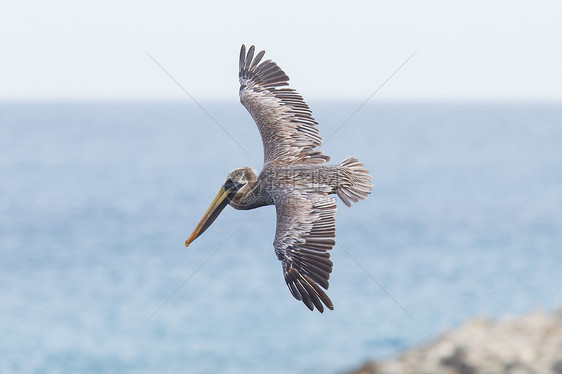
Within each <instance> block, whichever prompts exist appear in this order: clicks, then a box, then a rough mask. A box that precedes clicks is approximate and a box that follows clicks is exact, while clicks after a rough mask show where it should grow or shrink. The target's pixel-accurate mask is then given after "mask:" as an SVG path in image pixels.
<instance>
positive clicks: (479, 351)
mask: <svg viewBox="0 0 562 374" xmlns="http://www.w3.org/2000/svg"><path fill="white" fill-rule="evenodd" d="M352 373H353V374H359V373H361V374H426V373H427V374H429V373H432V374H433V373H434V374H496V373H502V374H504V373H505V374H531V373H533V374H535V373H536V374H562V309H560V310H559V311H558V312H556V313H553V314H547V313H544V312H535V313H532V314H529V315H527V316H524V317H520V318H516V319H501V320H495V321H494V320H489V319H485V318H475V319H472V320H470V321H468V322H467V323H465V324H464V325H463V326H461V327H460V328H458V329H457V330H455V331H451V332H447V333H445V334H443V335H442V336H440V337H439V338H437V339H436V340H435V341H433V342H430V343H429V344H427V345H425V346H422V347H419V348H415V349H412V350H410V351H408V352H405V353H404V354H402V355H400V356H399V357H397V358H394V359H391V360H387V361H373V362H369V363H367V364H365V365H363V367H361V368H359V369H357V370H354V371H351V372H350V374H352Z"/></svg>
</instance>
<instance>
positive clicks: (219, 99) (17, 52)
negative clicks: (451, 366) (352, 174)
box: [0, 0, 562, 373]
mask: <svg viewBox="0 0 562 374" xmlns="http://www.w3.org/2000/svg"><path fill="white" fill-rule="evenodd" d="M561 11H562V6H560V5H559V4H556V3H552V2H546V1H544V2H540V1H539V2H537V1H534V2H525V1H522V2H509V3H508V2H503V1H475V2H471V3H470V4H468V3H467V4H451V3H450V2H445V1H431V2H424V3H419V2H414V1H398V2H393V3H382V2H376V1H375V2H367V1H361V2H359V1H357V2H353V1H352V2H348V3H346V4H342V3H339V2H329V1H328V2H326V1H324V2H319V1H312V2H307V3H300V2H296V1H285V2H282V3H281V2H278V3H262V2H257V1H241V2H236V3H231V2H215V3H211V4H209V3H205V4H203V3H195V2H189V1H187V2H186V1H183V2H171V1H168V2H166V1H165V2H160V3H159V4H154V3H151V2H144V1H137V2H109V1H104V0H99V1H95V2H94V1H84V2H64V1H59V2H56V3H49V2H46V3H41V4H31V3H22V2H12V1H5V2H3V3H2V11H1V12H0V33H1V34H2V35H3V38H1V40H0V47H1V50H2V58H1V59H0V175H1V178H0V289H2V292H1V293H0V316H1V317H0V352H2V353H1V354H0V373H16V372H17V373H59V372H68V373H70V372H80V373H129V372H130V373H133V372H134V373H178V372H185V373H209V372H226V373H247V372H270V373H286V372H298V373H337V372H342V371H345V370H347V369H349V368H350V367H354V366H357V364H360V363H361V362H363V361H365V360H367V359H383V358H387V357H391V356H394V355H396V354H398V353H400V352H402V351H404V350H406V349H409V348H411V347H414V346H416V345H418V344H420V343H423V342H426V341H428V340H430V339H432V338H433V337H435V336H436V335H438V334H439V333H441V332H442V331H444V330H446V329H450V328H455V327H457V326H459V325H460V324H462V323H463V322H464V321H466V320H468V319H470V318H472V317H474V316H479V315H481V316H488V317H499V316H505V315H521V314H525V313H528V312H530V311H533V310H536V309H541V310H545V311H553V310H555V309H556V308H558V307H560V306H561V305H562V289H561V288H560V284H562V272H560V268H561V266H562V248H561V243H562V210H561V209H560V208H561V207H562V189H561V188H560V187H561V185H562V152H561V151H560V146H561V145H562V123H561V122H562V120H561V119H562V105H561V100H562V71H561V70H560V68H559V63H560V61H561V59H562V43H560V40H561V38H562V24H561V23H560V22H559V20H560V15H561ZM242 43H246V45H251V44H255V45H256V47H257V49H258V50H261V49H265V50H266V58H271V59H273V60H274V61H276V62H277V63H278V64H279V65H280V66H281V67H282V68H283V69H284V70H285V71H286V72H287V74H288V75H289V76H290V77H291V83H292V87H294V88H296V89H297V90H298V91H299V92H300V93H301V94H302V95H303V96H304V98H305V99H306V100H307V102H308V103H309V105H310V107H311V109H312V111H313V115H314V117H315V118H316V120H317V121H318V122H319V123H320V125H319V129H320V131H321V134H322V135H323V137H324V140H325V144H324V146H323V147H322V149H323V150H324V151H325V153H326V154H328V155H330V156H331V157H332V161H333V162H339V161H341V160H343V159H344V158H346V157H347V156H351V155H352V156H355V157H357V158H358V159H359V160H361V161H363V162H364V163H365V165H366V166H367V168H368V169H370V171H371V174H372V175H373V176H374V190H373V193H372V195H371V196H370V197H369V199H367V200H365V201H363V202H361V203H359V204H355V205H354V206H353V207H352V208H351V209H348V208H347V207H345V206H344V205H343V204H339V211H338V214H337V220H336V221H337V242H338V245H336V247H335V248H334V250H333V251H332V258H333V261H334V272H333V274H332V277H331V284H330V289H329V292H328V293H329V295H330V297H331V299H332V300H333V301H334V304H335V310H334V311H333V312H325V313H324V314H319V313H311V312H310V311H308V309H306V308H305V307H304V306H303V305H302V303H299V302H297V301H295V300H294V299H293V297H292V296H291V294H290V293H289V291H288V289H287V287H286V285H285V283H284V280H283V276H282V272H281V266H280V264H279V262H278V261H277V259H276V257H275V255H274V252H273V247H272V242H273V237H274V231H275V210H274V208H272V207H265V208H261V209H257V210H255V211H235V210H234V209H230V208H227V209H225V210H224V212H223V213H222V214H221V216H220V217H219V218H218V219H217V221H216V222H215V224H214V225H213V226H212V227H211V228H210V229H209V230H208V231H207V232H205V234H204V235H203V236H201V237H200V238H199V239H198V240H197V241H196V242H194V243H193V244H192V245H191V246H190V248H189V249H186V248H185V247H184V241H185V240H186V239H187V237H188V235H189V234H190V233H191V231H192V229H193V228H194V226H195V225H196V223H197V222H198V221H199V219H200V218H201V215H202V214H203V212H204V211H205V209H206V208H207V206H208V204H209V203H210V201H211V200H212V198H213V197H214V195H215V193H216V191H218V189H219V187H220V185H221V183H222V182H223V180H224V178H225V176H226V174H227V173H228V171H230V170H231V169H234V168H236V167H240V166H252V167H254V168H256V169H257V170H259V169H260V168H261V166H262V157H263V156H262V147H261V140H260V137H259V134H258V132H257V130H256V128H255V125H254V123H253V121H252V119H251V118H250V116H249V114H248V113H247V112H246V110H245V109H244V108H243V107H242V106H241V105H240V104H239V103H238V94H237V92H238V81H237V73H238V54H239V48H240V45H241V44H242ZM414 53H415V54H414ZM412 54H414V55H413V56H412ZM151 56H152V57H151ZM180 86H181V87H180ZM374 93H376V94H375V95H374V96H373V94H374ZM227 132H228V133H229V134H230V135H231V136H229V135H228V134H227ZM233 138H234V140H233ZM237 143H238V144H237ZM358 264H359V265H358Z"/></svg>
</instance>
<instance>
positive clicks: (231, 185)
mask: <svg viewBox="0 0 562 374" xmlns="http://www.w3.org/2000/svg"><path fill="white" fill-rule="evenodd" d="M243 185H244V184H242V183H238V182H235V181H233V180H232V179H230V178H229V179H228V180H227V181H226V182H224V189H225V190H231V191H232V192H236V191H238V190H239V189H240V188H242V186H243Z"/></svg>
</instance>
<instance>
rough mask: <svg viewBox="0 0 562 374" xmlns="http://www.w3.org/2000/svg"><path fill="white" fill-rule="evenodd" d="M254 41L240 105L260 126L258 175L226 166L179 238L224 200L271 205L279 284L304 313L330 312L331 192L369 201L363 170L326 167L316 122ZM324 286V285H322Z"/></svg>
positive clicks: (354, 165) (243, 59)
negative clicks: (220, 182) (203, 208)
mask: <svg viewBox="0 0 562 374" xmlns="http://www.w3.org/2000/svg"><path fill="white" fill-rule="evenodd" d="M254 51H255V48H254V46H251V47H250V48H249V50H248V53H247V54H246V47H245V46H244V45H242V48H241V50H240V70H239V74H238V77H239V80H240V102H241V103H242V105H244V107H246V109H247V110H248V112H250V114H251V116H252V118H253V119H254V121H255V122H256V124H257V125H258V129H259V131H260V135H261V138H262V142H263V148H264V165H263V169H262V171H261V173H260V175H259V176H256V174H255V173H254V171H253V170H252V169H251V168H250V167H243V168H238V169H235V170H232V171H231V172H230V173H228V176H227V177H226V181H225V182H224V184H223V185H222V187H221V188H220V190H219V193H218V194H217V196H216V197H215V199H214V200H213V202H212V203H211V206H210V207H209V209H207V211H206V212H205V214H204V215H203V218H202V219H201V221H200V222H199V224H198V225H197V226H196V227H195V230H193V233H192V234H191V236H190V237H189V239H187V241H186V242H185V246H186V247H187V246H189V244H191V242H193V241H194V240H195V239H196V238H198V237H199V236H200V235H201V234H202V233H203V232H204V231H205V230H206V229H207V228H209V226H211V224H212V223H213V221H214V220H215V219H216V218H217V217H218V215H219V214H220V212H221V211H222V210H223V209H224V207H225V206H226V205H227V204H229V205H230V206H232V207H233V208H234V209H241V210H248V209H254V208H258V207H261V206H266V205H275V209H276V211H277V228H276V231H275V240H274V241H273V247H274V248H275V253H276V255H277V258H278V259H279V260H280V261H281V263H282V266H283V275H284V276H285V282H286V283H287V286H288V287H289V290H290V291H291V294H292V295H293V296H294V297H295V299H297V300H300V301H302V302H303V303H304V304H305V305H306V306H307V307H308V308H309V309H310V310H314V307H316V309H318V311H319V312H320V313H322V312H324V306H323V305H322V304H324V305H325V306H326V307H327V308H328V309H330V310H333V309H334V306H333V304H332V301H331V300H330V298H329V297H328V295H326V293H325V292H324V291H323V290H322V288H324V289H326V290H327V289H328V279H329V278H330V273H331V272H332V266H333V264H332V261H331V260H330V253H329V252H328V251H329V250H331V249H332V248H333V247H334V245H335V241H334V238H335V236H336V221H335V215H336V209H337V208H336V199H335V198H334V197H332V196H330V195H332V194H337V195H338V196H339V197H340V199H341V200H342V201H343V202H344V203H345V204H346V205H347V206H351V202H357V201H359V200H363V199H365V198H367V196H368V195H369V193H370V191H371V189H372V185H371V182H370V181H371V178H372V177H371V176H370V175H369V171H368V170H365V169H364V167H363V164H362V163H361V162H359V161H357V159H356V158H354V157H348V158H347V159H345V160H344V161H342V162H341V163H339V164H338V165H324V163H325V162H326V161H329V160H330V157H328V156H326V155H324V153H323V152H322V151H321V150H319V149H318V147H320V145H321V144H322V138H321V137H320V133H319V132H318V129H317V128H316V125H317V124H318V123H317V122H316V121H315V120H314V118H312V113H311V111H310V109H309V107H308V105H307V104H306V103H305V102H304V100H303V98H302V96H300V95H299V94H298V93H297V91H295V90H294V89H292V88H287V87H285V86H288V85H289V83H288V81H289V77H288V76H287V75H286V74H285V73H284V72H283V70H281V68H280V67H279V66H277V64H276V63H275V62H273V61H271V60H266V61H263V62H261V63H260V61H261V59H262V57H263V55H264V53H265V51H261V52H259V53H258V54H257V55H256V56H255V57H254ZM321 287H322V288H321Z"/></svg>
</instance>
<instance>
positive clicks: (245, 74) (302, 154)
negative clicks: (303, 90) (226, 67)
mask: <svg viewBox="0 0 562 374" xmlns="http://www.w3.org/2000/svg"><path fill="white" fill-rule="evenodd" d="M254 50H255V48H254V46H251V47H250V49H249V50H248V54H246V47H245V46H244V45H242V49H241V50H240V71H239V74H238V77H239V80H240V102H241V103H242V105H244V107H246V109H247V110H248V111H249V112H250V114H251V115H252V118H253V119H254V121H255V122H256V124H257V125H258V128H259V131H260V134H261V138H262V141H263V148H264V163H265V164H266V165H267V164H269V165H282V164H298V163H306V164H321V163H324V162H326V161H328V160H329V159H330V158H329V157H328V156H326V155H324V154H323V152H322V151H321V150H318V149H316V148H318V147H320V145H322V138H321V137H320V133H319V132H318V129H317V128H316V125H317V124H318V123H317V122H316V121H315V120H314V118H312V112H311V111H310V108H309V107H308V105H307V104H306V103H305V102H304V100H303V98H302V96H300V95H299V94H298V93H297V91H295V90H293V89H292V88H288V87H285V86H288V85H289V83H288V81H289V77H288V76H287V75H286V74H285V73H284V72H283V70H281V68H280V67H279V66H277V64H276V63H275V62H273V61H271V60H266V61H263V62H261V63H260V61H261V59H262V57H263V55H264V53H265V52H264V51H261V52H259V53H258V54H257V55H256V56H255V58H254Z"/></svg>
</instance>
